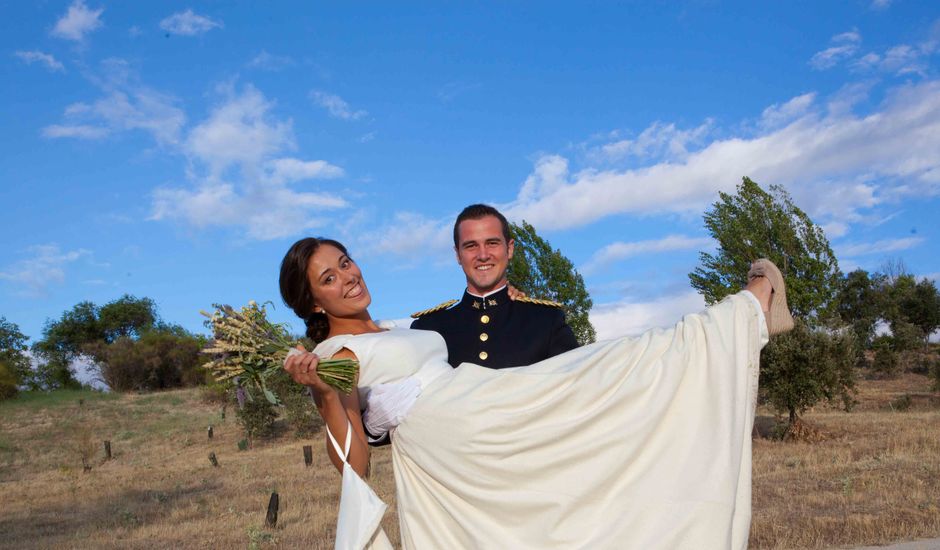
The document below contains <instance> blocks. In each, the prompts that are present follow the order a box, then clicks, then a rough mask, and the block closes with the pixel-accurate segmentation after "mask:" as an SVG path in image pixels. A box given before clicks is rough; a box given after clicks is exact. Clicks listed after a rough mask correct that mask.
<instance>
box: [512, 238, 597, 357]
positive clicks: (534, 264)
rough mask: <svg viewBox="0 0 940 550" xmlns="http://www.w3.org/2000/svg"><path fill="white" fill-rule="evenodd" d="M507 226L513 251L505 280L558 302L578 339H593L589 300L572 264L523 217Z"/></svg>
mask: <svg viewBox="0 0 940 550" xmlns="http://www.w3.org/2000/svg"><path fill="white" fill-rule="evenodd" d="M510 228H511V230H512V235H513V240H514V241H515V252H514V253H513V257H512V260H510V262H509V282H510V283H511V284H512V285H513V286H514V287H516V288H518V289H519V290H521V291H523V292H525V293H526V294H527V295H528V296H531V297H532V298H541V299H545V300H552V301H555V302H559V303H561V304H562V306H563V307H564V310H565V317H566V319H567V321H568V325H569V326H570V327H571V330H573V331H574V335H575V338H577V340H578V343H579V344H581V345H584V344H589V343H591V342H593V341H594V340H595V339H596V337H597V335H596V333H595V331H594V326H593V325H592V324H591V321H590V319H589V318H588V313H589V312H590V310H591V306H592V305H593V302H592V301H591V296H590V294H588V291H587V289H586V288H585V286H584V278H583V277H581V274H580V273H578V271H577V270H576V269H575V268H574V264H572V263H571V260H569V259H568V258H566V257H565V256H564V255H563V254H562V253H561V251H560V250H558V249H552V247H551V245H550V244H549V243H548V241H546V240H545V239H543V238H542V237H540V236H539V235H538V233H536V232H535V228H534V227H532V225H531V224H529V223H527V222H525V221H523V222H522V225H521V226H520V225H516V224H510Z"/></svg>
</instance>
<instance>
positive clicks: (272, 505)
mask: <svg viewBox="0 0 940 550" xmlns="http://www.w3.org/2000/svg"><path fill="white" fill-rule="evenodd" d="M278 506H280V499H279V498H278V496H277V493H271V500H269V501H268V515H267V516H266V517H265V518H264V524H265V525H267V526H268V527H277V509H278Z"/></svg>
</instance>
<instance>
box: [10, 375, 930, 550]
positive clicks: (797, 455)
mask: <svg viewBox="0 0 940 550" xmlns="http://www.w3.org/2000/svg"><path fill="white" fill-rule="evenodd" d="M926 387H928V384H927V382H926V378H925V377H917V376H914V375H909V376H906V377H904V378H902V379H900V380H897V381H890V382H863V383H862V384H861V387H860V390H861V391H860V394H859V400H860V405H859V407H858V409H857V410H856V411H855V412H853V413H843V412H839V411H835V410H827V409H823V408H820V409H819V410H817V411H814V412H812V413H810V414H808V415H807V418H808V419H809V420H810V421H811V422H813V423H815V424H816V425H818V426H819V427H821V428H822V430H823V431H824V432H826V433H827V434H829V436H828V439H826V440H825V441H823V442H821V443H816V444H799V443H779V442H774V441H769V440H764V439H759V440H757V441H756V442H755V445H754V521H753V523H752V528H751V547H752V548H824V547H831V546H840V545H846V546H848V545H861V544H874V543H880V542H887V541H891V540H903V539H913V538H917V537H928V536H933V537H936V536H940V500H938V499H940V408H937V404H936V401H937V400H938V399H940V396H937V394H923V393H922V392H923V389H924V388H926ZM907 393H917V394H918V395H922V396H921V397H917V398H915V399H913V400H912V401H911V404H910V408H909V409H908V410H907V411H905V412H898V411H896V410H892V409H891V404H892V403H894V402H895V401H896V400H897V398H898V397H899V396H902V395H905V394H907ZM923 395H926V397H923ZM79 397H83V398H84V399H85V403H84V405H83V406H79V405H78V398H79ZM219 412H220V409H219V407H218V406H217V405H208V404H205V403H203V402H202V401H201V400H200V399H199V393H198V392H196V391H192V390H185V391H176V392H167V393H161V394H151V395H145V396H140V395H124V396H116V397H111V398H109V397H106V396H101V395H100V394H98V395H95V394H71V395H66V396H65V397H63V398H60V399H58V400H47V401H46V402H30V401H28V400H26V401H21V402H13V403H7V404H2V405H0V533H3V536H2V537H0V548H148V549H149V548H153V547H158V548H166V547H174V548H203V547H211V548H230V547H246V546H248V547H301V546H304V547H313V548H330V547H332V534H333V529H334V522H335V513H336V504H337V502H338V488H339V481H340V477H339V474H338V473H337V472H336V471H335V470H333V469H332V467H330V466H329V465H328V463H327V460H326V458H325V453H324V451H323V442H322V439H321V436H319V435H317V436H315V437H314V438H313V440H312V444H313V445H314V465H313V466H312V467H310V468H306V467H305V466H304V463H303V453H302V445H304V444H311V441H310V440H295V439H293V438H292V437H290V436H289V435H282V436H281V437H279V438H277V439H275V440H272V441H269V442H267V443H260V444H256V445H255V447H254V448H253V449H251V450H249V451H244V452H242V451H238V450H237V441H238V440H239V439H241V434H240V432H239V430H238V427H237V425H236V423H235V420H234V418H233V416H232V414H231V412H230V414H229V418H228V419H227V420H226V421H222V420H221V419H220V414H219ZM209 424H212V425H213V426H214V434H215V437H214V439H213V440H211V441H209V440H207V437H206V427H207V426H208V425H209ZM104 439H110V440H111V441H112V448H113V454H114V458H113V460H111V461H107V462H105V461H104V458H103V451H102V447H101V441H102V440H104ZM89 440H90V441H92V442H93V449H94V452H93V453H92V456H90V457H89V456H88V448H89V447H88V445H89V443H88V442H89ZM209 452H215V454H216V455H217V456H218V459H219V463H220V467H219V468H213V467H212V466H211V465H210V463H209V460H208V454H209ZM83 454H84V455H85V457H86V461H88V462H89V463H90V464H91V465H92V469H91V470H90V471H88V472H84V471H83V467H82V456H83ZM371 483H372V485H373V486H374V487H375V488H376V491H377V492H378V493H379V495H380V496H381V497H382V499H383V500H384V501H385V502H387V503H389V505H390V506H392V508H394V489H393V486H392V469H391V460H390V456H389V453H388V452H387V449H380V450H378V452H376V453H375V454H374V455H373V465H372V478H371ZM272 491H277V492H278V493H279V494H280V499H281V512H280V517H279V519H278V525H277V527H276V528H274V529H269V528H265V527H264V514H265V508H266V506H267V502H268V497H269V496H270V494H271V492H272ZM384 525H385V528H386V531H387V532H388V534H389V536H390V537H391V538H392V539H393V540H395V539H397V536H398V529H397V518H396V515H395V513H394V510H390V511H389V513H387V514H386V518H385V521H384Z"/></svg>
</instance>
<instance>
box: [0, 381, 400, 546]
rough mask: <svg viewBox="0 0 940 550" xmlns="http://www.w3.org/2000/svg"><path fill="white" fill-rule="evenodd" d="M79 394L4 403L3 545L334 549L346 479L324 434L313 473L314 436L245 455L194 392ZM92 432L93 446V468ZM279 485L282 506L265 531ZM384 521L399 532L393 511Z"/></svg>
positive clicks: (381, 482) (0, 427)
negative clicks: (307, 454)
mask: <svg viewBox="0 0 940 550" xmlns="http://www.w3.org/2000/svg"><path fill="white" fill-rule="evenodd" d="M77 401H78V399H77V398H75V399H70V400H68V401H66V402H61V403H57V404H54V405H51V406H46V405H44V406H38V407H37V406H31V405H29V404H26V405H22V406H21V405H19V404H4V405H3V406H0V510H2V512H0V533H3V536H0V548H148V549H149V548H153V547H157V548H235V547H242V548H244V547H246V546H248V547H269V546H282V547H295V546H296V547H300V546H304V547H308V548H311V547H312V548H332V538H333V536H332V535H333V532H334V522H335V518H336V515H335V514H336V504H337V503H338V498H339V493H338V490H339V481H340V476H339V474H338V473H337V472H336V470H334V469H333V467H332V466H331V465H329V464H328V461H327V460H326V457H325V453H324V452H323V447H322V441H321V440H320V438H319V437H317V438H316V440H315V441H313V442H312V444H313V445H314V464H313V466H311V467H309V468H307V467H305V466H304V461H303V452H302V446H303V445H304V444H311V441H302V440H295V439H293V438H292V437H289V436H287V435H285V436H282V437H281V438H280V439H277V440H274V441H270V442H268V443H261V444H258V443H256V444H255V447H254V448H253V449H251V450H249V451H244V452H242V451H238V448H237V442H238V440H239V439H241V433H240V431H239V429H238V426H237V424H236V422H235V420H234V418H233V417H232V415H231V414H229V415H228V419H227V420H225V421H222V420H221V418H220V414H219V413H220V409H219V407H218V406H216V405H211V406H210V405H207V404H204V403H202V402H201V401H200V399H199V394H198V392H196V391H192V390H184V391H175V392H167V393H162V394H152V395H146V396H138V395H125V396H121V397H120V398H118V399H114V400H92V399H90V398H87V397H86V399H85V404H84V406H81V407H80V406H79V405H78V403H77ZM209 424H212V425H213V432H214V437H213V439H212V440H211V441H210V440H208V438H207V434H206V428H207V427H208V425H209ZM89 432H91V433H94V441H95V446H96V451H95V455H94V456H93V457H92V458H91V464H92V465H93V467H92V469H91V470H90V471H88V472H85V471H83V467H82V454H83V450H84V446H85V445H86V441H87V439H88V437H87V434H88V433H89ZM104 439H110V440H111V442H112V453H113V459H112V460H110V461H105V460H104V451H103V447H102V440H104ZM210 452H215V454H216V456H217V457H218V460H219V464H220V466H219V467H218V468H213V467H212V466H211V464H210V463H209V460H208V455H209V453H210ZM372 469H373V474H372V477H373V480H374V481H375V483H374V485H376V486H377V487H376V491H377V492H378V493H379V495H380V496H381V497H382V498H383V500H385V501H386V502H390V503H391V502H394V498H393V487H392V472H391V458H390V455H389V453H388V452H387V450H380V451H379V452H377V453H375V455H374V459H373V466H372ZM272 491H277V492H278V493H279V495H280V502H281V509H280V514H279V517H278V524H277V527H276V528H275V529H268V528H265V527H264V517H265V511H266V508H267V503H268V498H269V497H270V494H271V492H272ZM385 526H386V529H387V531H388V533H389V535H390V536H394V537H397V536H398V528H397V517H396V514H395V513H394V511H390V512H389V513H388V514H386V518H385Z"/></svg>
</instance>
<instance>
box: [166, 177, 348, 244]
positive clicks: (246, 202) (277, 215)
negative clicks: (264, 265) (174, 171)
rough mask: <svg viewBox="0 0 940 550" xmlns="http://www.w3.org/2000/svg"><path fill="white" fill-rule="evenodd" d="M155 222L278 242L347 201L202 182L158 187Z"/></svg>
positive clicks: (316, 222) (313, 224)
mask: <svg viewBox="0 0 940 550" xmlns="http://www.w3.org/2000/svg"><path fill="white" fill-rule="evenodd" d="M152 206H153V211H152V215H151V219H153V220H172V221H178V222H183V223H185V224H187V225H190V226H193V227H196V228H207V227H242V228H244V229H245V233H246V235H247V236H248V237H249V238H252V239H259V240H269V239H278V238H282V237H288V236H290V235H295V234H297V233H299V232H302V231H304V230H306V229H310V228H314V227H319V226H321V225H323V224H324V223H325V219H326V218H325V216H324V215H323V212H322V211H323V210H331V209H336V208H343V207H345V206H347V203H346V201H345V200H343V199H342V198H340V197H337V196H335V195H331V194H328V193H298V192H295V191H292V190H290V189H287V188H285V187H264V186H252V185H245V186H244V189H242V190H238V189H236V187H235V186H234V185H232V184H228V183H206V184H203V185H202V186H200V187H197V188H196V189H180V188H158V189H156V190H155V191H154V192H153V205H152Z"/></svg>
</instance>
